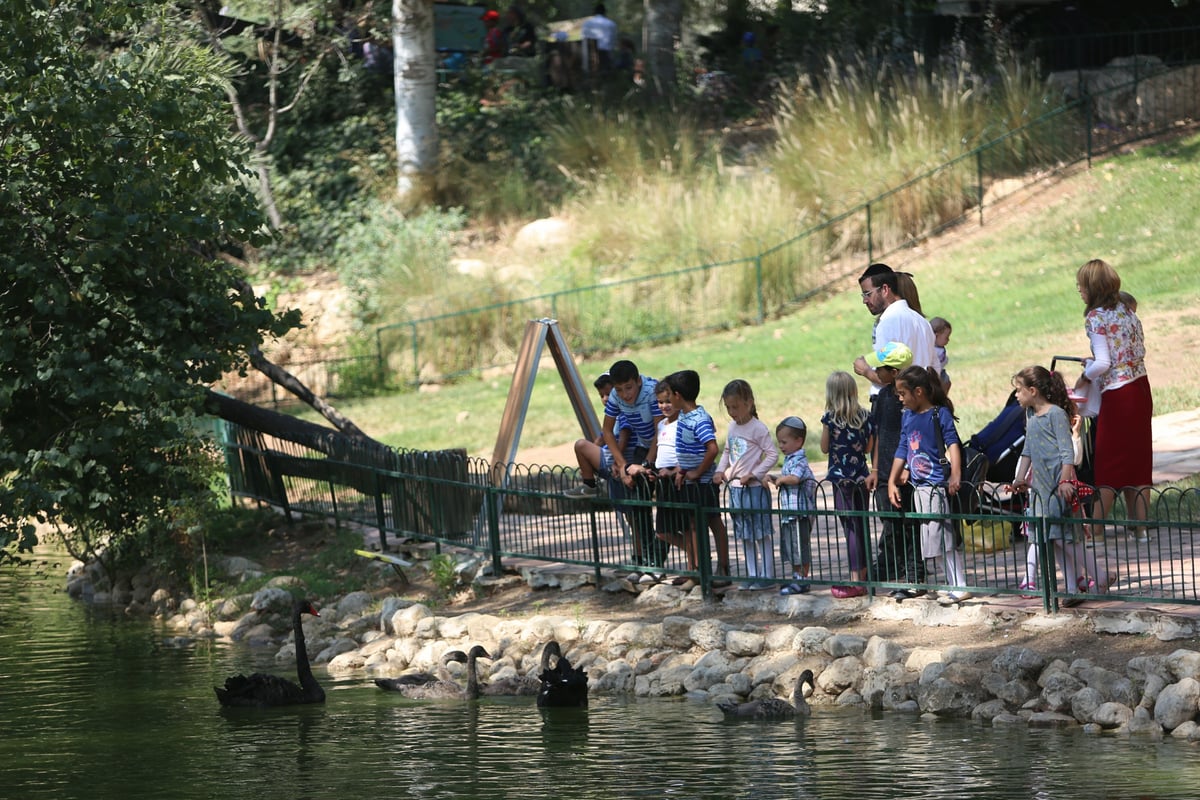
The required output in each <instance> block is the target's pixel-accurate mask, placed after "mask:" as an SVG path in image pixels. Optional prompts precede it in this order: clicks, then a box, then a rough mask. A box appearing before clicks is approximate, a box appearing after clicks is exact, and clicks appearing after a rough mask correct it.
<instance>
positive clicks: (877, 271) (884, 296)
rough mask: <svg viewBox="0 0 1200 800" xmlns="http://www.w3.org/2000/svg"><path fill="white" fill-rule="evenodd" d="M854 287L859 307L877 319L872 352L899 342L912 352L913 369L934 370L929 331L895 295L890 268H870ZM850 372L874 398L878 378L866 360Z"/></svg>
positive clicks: (925, 322) (935, 363) (934, 355)
mask: <svg viewBox="0 0 1200 800" xmlns="http://www.w3.org/2000/svg"><path fill="white" fill-rule="evenodd" d="M858 285H859V287H860V288H861V289H862V301H863V305H865V306H866V307H867V310H868V311H870V312H871V313H872V314H875V315H878V317H879V320H878V322H876V324H875V332H874V335H873V337H872V343H873V345H874V347H875V349H877V350H878V349H879V348H880V347H882V346H883V345H885V344H887V343H888V342H903V343H904V344H906V345H908V349H910V350H912V354H913V360H912V363H913V366H916V367H935V368H936V367H937V366H938V361H937V352H936V350H935V348H934V341H933V340H934V336H933V328H931V327H930V326H929V321H928V320H926V319H925V318H924V317H923V316H921V315H920V314H918V313H917V312H916V311H913V310H912V309H911V308H909V306H908V302H907V301H905V300H904V298H902V297H901V296H900V295H899V293H898V292H897V289H896V286H897V277H896V273H895V272H894V271H893V270H892V268H891V267H889V266H888V265H887V264H872V265H871V266H869V267H867V269H866V271H865V272H863V274H862V276H861V277H860V278H859V279H858ZM854 371H855V373H857V374H859V375H861V376H863V377H864V378H866V379H867V380H869V381H870V382H871V396H872V397H874V396H875V394H876V393H878V392H879V387H880V384H879V378H878V377H877V376H876V375H875V370H874V369H872V368H871V366H870V365H869V364H867V360H866V358H864V357H862V356H859V357H858V358H856V359H855V360H854Z"/></svg>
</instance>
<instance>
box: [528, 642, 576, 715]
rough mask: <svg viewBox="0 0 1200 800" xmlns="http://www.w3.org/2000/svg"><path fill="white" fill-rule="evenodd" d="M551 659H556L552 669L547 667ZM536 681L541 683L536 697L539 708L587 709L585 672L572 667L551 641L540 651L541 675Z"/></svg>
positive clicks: (556, 643)
mask: <svg viewBox="0 0 1200 800" xmlns="http://www.w3.org/2000/svg"><path fill="white" fill-rule="evenodd" d="M551 657H556V658H557V659H558V660H557V662H556V663H555V664H554V666H553V667H550V666H549V664H550V659H551ZM538 680H539V681H541V683H542V687H541V689H539V690H538V696H537V704H538V706H539V707H541V708H587V704H588V683H587V672H585V671H584V670H582V669H580V668H579V667H572V666H571V662H570V661H568V660H567V659H566V657H565V656H563V654H562V651H561V650H560V649H559V646H558V642H556V641H554V640H553V639H551V640H550V641H549V642H546V646H545V648H543V649H542V674H541V675H539V676H538Z"/></svg>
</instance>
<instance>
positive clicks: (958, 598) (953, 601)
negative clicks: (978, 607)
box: [938, 592, 972, 606]
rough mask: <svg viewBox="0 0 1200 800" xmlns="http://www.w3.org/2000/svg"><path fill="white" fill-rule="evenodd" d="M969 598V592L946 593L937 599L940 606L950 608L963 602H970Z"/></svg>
mask: <svg viewBox="0 0 1200 800" xmlns="http://www.w3.org/2000/svg"><path fill="white" fill-rule="evenodd" d="M971 597H972V595H971V593H970V592H946V593H945V594H944V595H942V596H941V597H939V598H938V602H939V603H941V604H942V605H948V606H952V605H957V604H958V603H961V602H962V601H963V600H970V599H971Z"/></svg>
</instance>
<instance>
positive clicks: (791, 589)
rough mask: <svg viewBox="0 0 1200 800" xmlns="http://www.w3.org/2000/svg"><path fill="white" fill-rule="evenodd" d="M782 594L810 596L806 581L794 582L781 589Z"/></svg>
mask: <svg viewBox="0 0 1200 800" xmlns="http://www.w3.org/2000/svg"><path fill="white" fill-rule="evenodd" d="M779 593H780V594H785V595H786V594H808V584H807V583H806V582H804V581H792V582H791V583H789V584H787V585H786V586H780V587H779Z"/></svg>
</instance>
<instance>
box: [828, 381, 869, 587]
mask: <svg viewBox="0 0 1200 800" xmlns="http://www.w3.org/2000/svg"><path fill="white" fill-rule="evenodd" d="M874 445H875V426H874V424H873V423H872V422H871V415H870V414H869V413H868V412H867V410H866V409H865V408H863V407H862V406H861V405H859V403H858V386H856V385H855V383H854V376H853V375H851V374H850V373H849V372H842V371H840V370H839V371H837V372H834V373H832V374H831V375H830V376H829V378H828V379H827V380H826V381H825V413H824V414H823V415H822V416H821V452H822V453H828V454H829V469H828V470H827V471H826V473H825V477H826V478H827V479H828V480H829V481H830V482H831V483H833V505H834V508H836V509H837V510H838V511H844V512H850V513H847V514H845V515H843V516H840V517H839V519H840V520H841V523H842V532H843V533H844V534H845V536H846V557H847V559H848V560H849V562H850V573H851V575H852V576H853V577H854V578H856V579H858V580H860V581H865V580H866V579H867V532H866V524H865V520H864V519H863V517H862V514H861V512H863V511H866V509H867V494H866V486H865V483H866V479H867V454H868V453H871V452H873V448H874ZM830 592H831V593H832V594H833V596H834V597H841V598H845V597H861V596H862V595H864V594H866V593H867V589H866V587H865V586H834V587H833V588H832V589H831V590H830Z"/></svg>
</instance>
